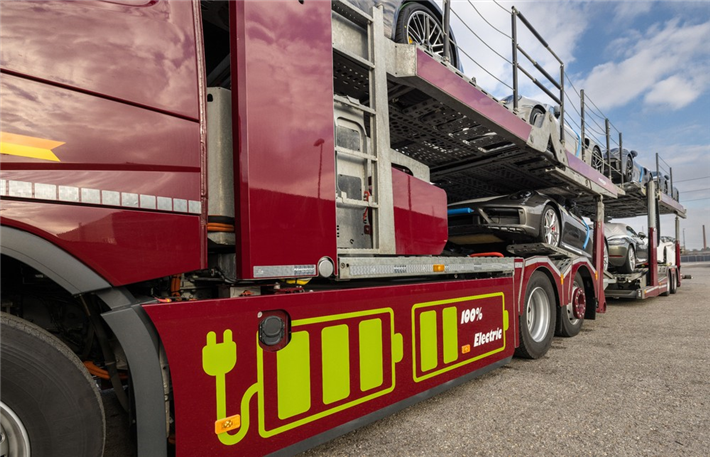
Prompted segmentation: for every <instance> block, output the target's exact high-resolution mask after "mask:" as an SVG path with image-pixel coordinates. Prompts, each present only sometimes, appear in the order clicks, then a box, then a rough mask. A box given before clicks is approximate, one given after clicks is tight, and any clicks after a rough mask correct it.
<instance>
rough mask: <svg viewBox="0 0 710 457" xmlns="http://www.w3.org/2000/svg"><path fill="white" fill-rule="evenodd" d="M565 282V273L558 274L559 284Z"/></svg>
mask: <svg viewBox="0 0 710 457" xmlns="http://www.w3.org/2000/svg"><path fill="white" fill-rule="evenodd" d="M564 283H565V275H560V284H564Z"/></svg>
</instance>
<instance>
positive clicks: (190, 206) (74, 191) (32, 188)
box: [0, 179, 315, 276]
mask: <svg viewBox="0 0 710 457" xmlns="http://www.w3.org/2000/svg"><path fill="white" fill-rule="evenodd" d="M0 196H7V197H17V198H33V199H37V200H54V201H56V200H59V201H63V202H72V203H85V204H90V205H105V206H123V207H126V208H141V209H149V210H156V209H157V210H160V211H171V212H172V211H174V212H180V213H188V212H189V213H191V214H201V213H202V202H199V201H196V200H185V199H182V198H170V197H157V196H155V195H145V194H140V195H139V194H136V193H133V192H117V191H114V190H100V189H90V188H81V187H76V186H58V185H56V184H46V183H31V182H27V181H13V180H6V179H0ZM308 268H310V266H308ZM312 268H313V269H315V266H313V267H312ZM302 275H303V274H302ZM314 275H315V273H314V274H313V275H311V276H314Z"/></svg>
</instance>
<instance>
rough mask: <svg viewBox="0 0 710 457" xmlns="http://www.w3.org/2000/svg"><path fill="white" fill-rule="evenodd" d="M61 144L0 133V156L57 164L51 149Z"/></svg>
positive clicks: (56, 158) (57, 159) (59, 142)
mask: <svg viewBox="0 0 710 457" xmlns="http://www.w3.org/2000/svg"><path fill="white" fill-rule="evenodd" d="M63 144H64V143H63V142H61V141H52V140H45V139H42V138H35V137H32V136H25V135H17V134H14V133H7V132H0V154H7V155H12V156H19V157H29V158H31V159H40V160H49V161H51V162H59V158H58V157H57V156H56V155H54V153H53V152H52V149H54V148H57V147H59V146H61V145H63Z"/></svg>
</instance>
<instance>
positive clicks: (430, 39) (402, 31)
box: [394, 2, 458, 68]
mask: <svg viewBox="0 0 710 457" xmlns="http://www.w3.org/2000/svg"><path fill="white" fill-rule="evenodd" d="M427 30H429V31H430V32H429V33H427V32H426V31H427ZM449 37H451V31H449ZM394 40H395V41H396V42H397V43H408V44H418V45H421V46H422V47H424V48H425V49H426V50H427V51H429V52H431V53H432V54H436V55H438V56H442V57H443V55H444V33H443V27H442V25H441V21H440V20H439V18H438V17H437V16H436V15H435V14H434V13H433V12H432V11H431V10H430V9H429V8H427V7H426V6H424V5H422V4H420V3H417V2H411V3H406V4H405V5H404V6H403V7H402V9H401V11H400V12H399V17H398V19H397V28H396V29H395V35H394ZM450 52H451V54H450V55H451V65H453V66H454V67H457V68H458V61H457V52H456V49H455V46H454V44H453V40H452V42H451V46H450Z"/></svg>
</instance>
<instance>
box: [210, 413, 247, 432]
mask: <svg viewBox="0 0 710 457" xmlns="http://www.w3.org/2000/svg"><path fill="white" fill-rule="evenodd" d="M241 426H242V418H241V416H240V415H239V414H235V415H234V416H229V417H225V418H224V419H219V420H217V421H215V423H214V432H215V433H216V434H217V435H219V434H220V433H224V432H228V431H230V430H236V429H238V428H239V427H241Z"/></svg>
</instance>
